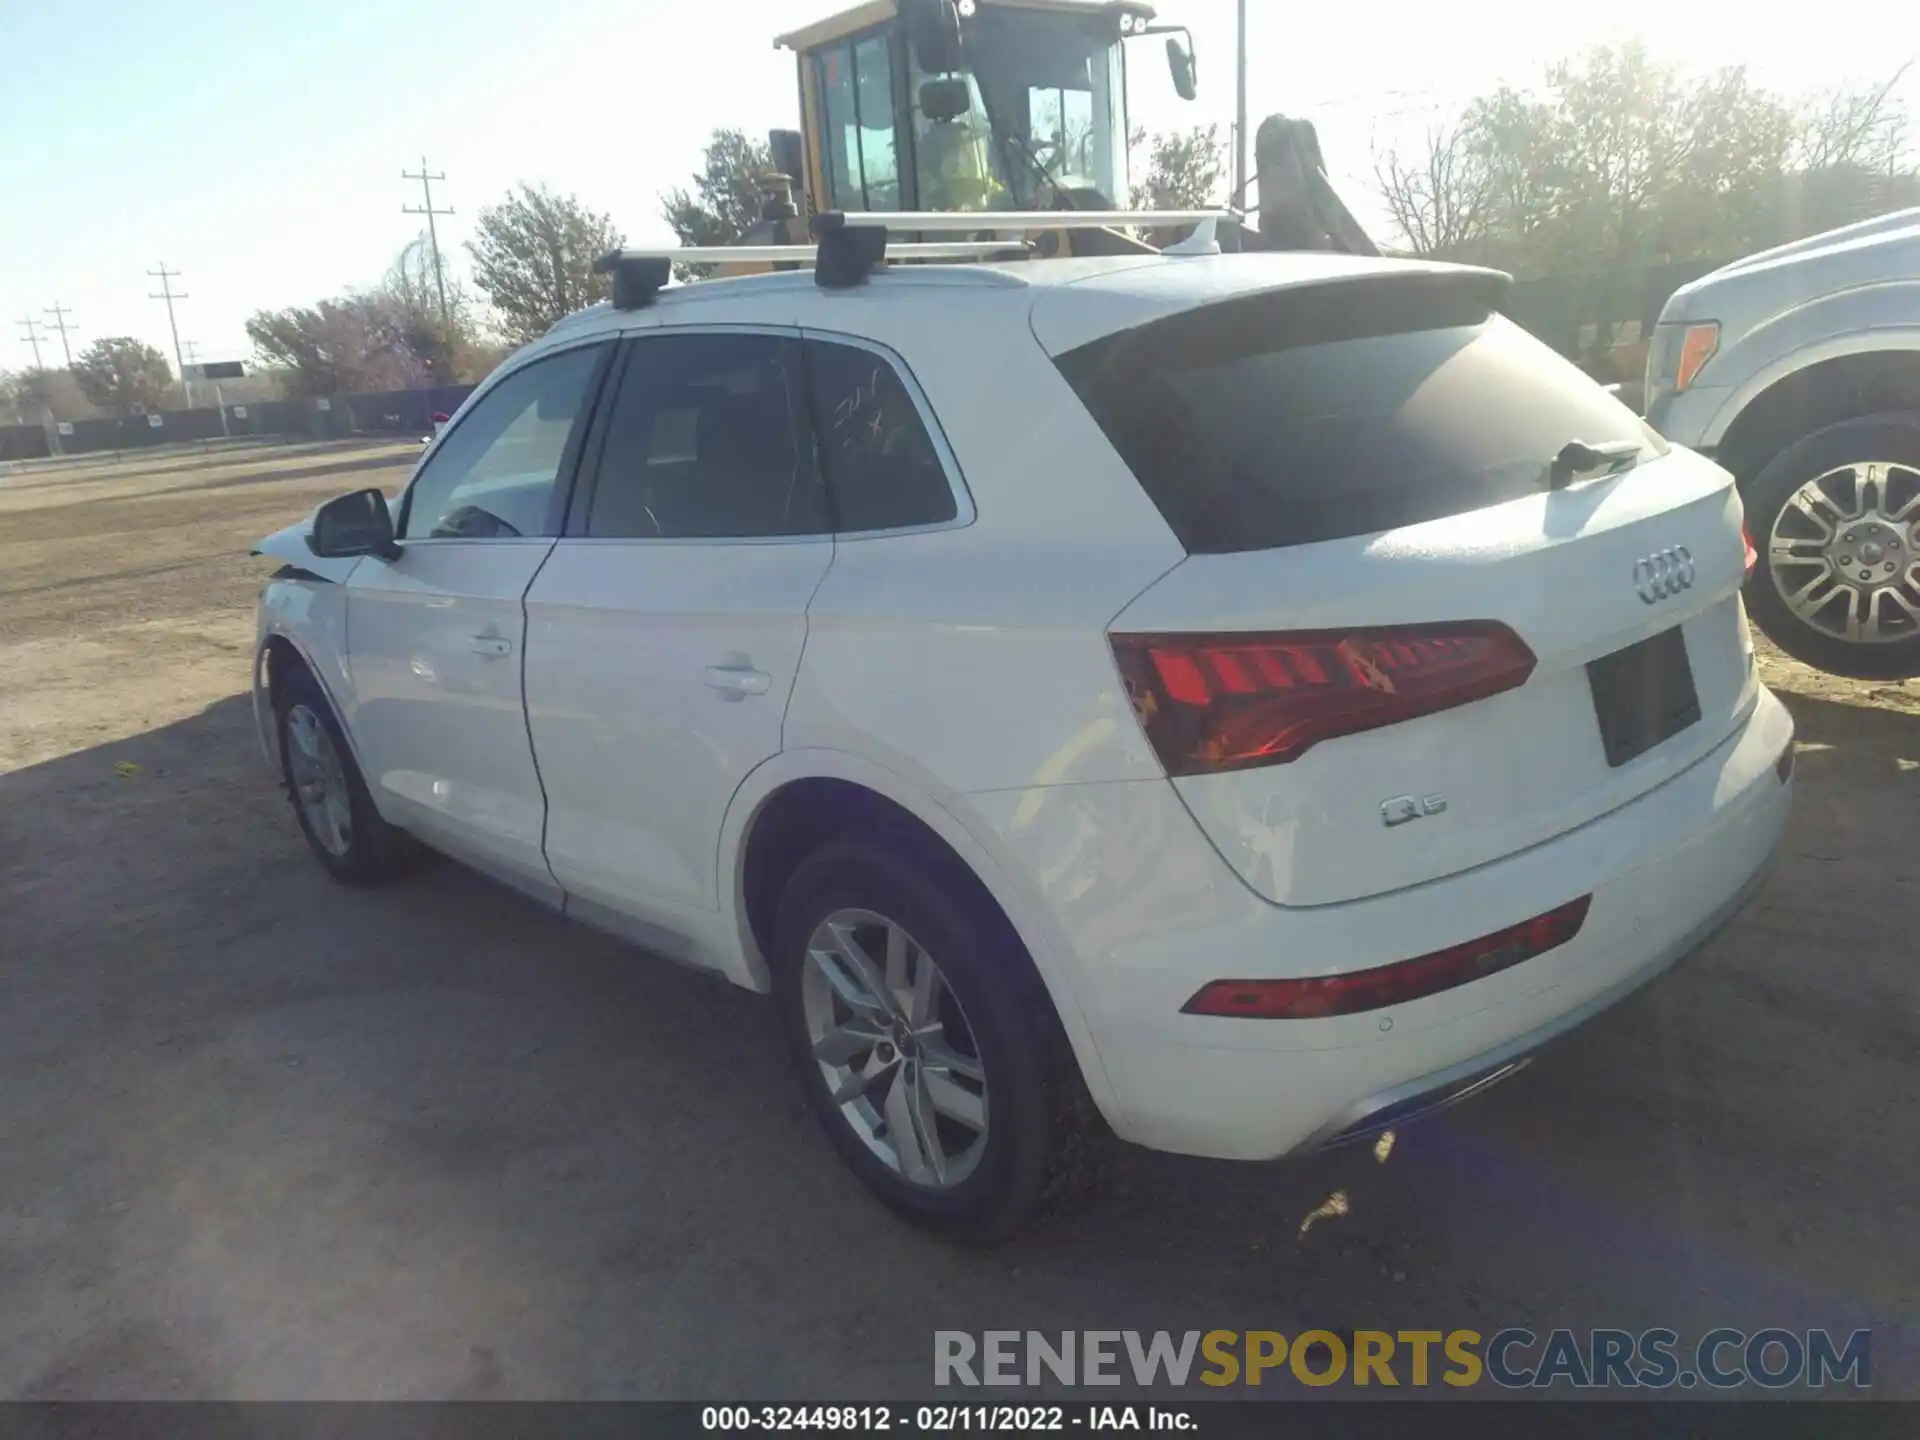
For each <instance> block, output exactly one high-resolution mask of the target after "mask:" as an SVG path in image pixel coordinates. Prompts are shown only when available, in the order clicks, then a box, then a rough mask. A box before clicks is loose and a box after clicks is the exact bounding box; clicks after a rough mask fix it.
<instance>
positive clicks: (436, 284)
mask: <svg viewBox="0 0 1920 1440" xmlns="http://www.w3.org/2000/svg"><path fill="white" fill-rule="evenodd" d="M400 178H401V179H402V180H418V181H419V182H420V195H421V197H422V198H423V199H424V200H425V201H426V204H424V205H402V206H401V207H400V213H401V214H402V215H424V216H426V217H427V246H428V248H429V249H431V250H432V251H433V288H434V290H435V291H437V292H438V294H439V296H440V322H441V323H442V324H443V325H445V324H451V323H452V317H451V316H450V315H448V314H447V282H446V280H445V279H444V278H443V277H442V276H441V274H440V231H439V229H438V227H436V226H435V225H434V223H433V217H434V216H436V215H451V214H453V210H452V208H451V207H449V208H447V209H445V210H436V209H434V208H433V182H434V181H436V180H445V179H446V178H447V173H446V171H444V170H443V171H441V172H440V173H439V174H438V175H431V174H428V173H427V157H426V156H424V155H422V156H421V157H420V169H419V170H418V171H417V172H416V171H413V170H402V171H401V172H400Z"/></svg>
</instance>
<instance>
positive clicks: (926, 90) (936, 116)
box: [920, 79, 973, 122]
mask: <svg viewBox="0 0 1920 1440" xmlns="http://www.w3.org/2000/svg"><path fill="white" fill-rule="evenodd" d="M972 108H973V92H972V91H971V90H969V89H968V88H967V82H966V81H964V80H958V79H955V80H923V81H921V82H920V113H921V114H922V115H924V116H926V117H927V119H929V120H933V121H936V122H938V121H947V120H958V119H959V118H960V117H961V116H962V115H964V114H966V113H967V112H968V111H969V110H971V109H972Z"/></svg>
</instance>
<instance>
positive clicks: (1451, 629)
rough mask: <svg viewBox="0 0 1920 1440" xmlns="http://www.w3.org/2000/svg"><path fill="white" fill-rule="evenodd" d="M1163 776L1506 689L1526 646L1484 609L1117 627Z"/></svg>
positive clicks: (1300, 747)
mask: <svg viewBox="0 0 1920 1440" xmlns="http://www.w3.org/2000/svg"><path fill="white" fill-rule="evenodd" d="M1112 640H1113V653H1114V658H1115V659H1116V660H1117V661H1118V662H1119V665H1120V675H1121V678H1122V679H1123V680H1125V682H1126V685H1127V692H1128V694H1129V695H1130V696H1131V697H1132V700H1133V708H1134V713H1135V714H1136V715H1138V716H1139V717H1140V723H1141V725H1142V726H1143V727H1144V728H1145V729H1146V732H1147V738H1148V739H1149V740H1150V741H1152V742H1153V748H1154V749H1155V750H1156V751H1157V752H1158V753H1159V756H1160V759H1161V762H1162V763H1163V764H1164V765H1165V766H1166V767H1167V773H1168V774H1169V775H1204V774H1210V773H1212V772H1215V771H1220V770H1241V769H1245V768H1247V767H1248V766H1252V765H1280V764H1284V763H1285V762H1287V761H1289V760H1293V759H1296V758H1298V757H1299V756H1300V755H1302V754H1303V753H1305V752H1306V750H1307V749H1308V748H1309V747H1311V746H1312V745H1314V744H1316V743H1318V742H1319V741H1321V740H1328V739H1331V738H1333V737H1334V736H1336V735H1351V734H1353V733H1354V732H1356V731H1360V730H1373V729H1376V728H1378V727H1379V726H1382V725H1393V724H1397V723H1398V722H1400V721H1402V720H1411V719H1413V718H1414V717H1415V716H1417V715H1431V714H1433V713H1434V712H1435V711H1436V710H1449V709H1452V708H1453V707H1454V706H1456V705H1465V704H1467V703H1468V702H1470V701H1474V700H1483V699H1485V698H1486V697H1487V696H1489V695H1497V694H1499V693H1500V692H1501V691H1502V690H1512V689H1514V688H1515V687H1516V686H1519V685H1522V684H1524V683H1525V682H1526V679H1527V676H1528V675H1530V674H1532V673H1533V665H1534V658H1533V652H1532V651H1531V650H1529V649H1528V648H1527V647H1526V644H1525V643H1524V642H1523V641H1522V640H1521V639H1520V637H1519V636H1518V635H1516V634H1514V633H1513V631H1511V630H1509V629H1508V628H1507V627H1506V626H1504V625H1501V624H1499V623H1497V622H1496V621H1491V620H1463V621H1457V622H1452V623H1448V624H1441V625H1407V626H1399V627H1396V628H1393V629H1381V630H1321V631H1307V632H1302V633H1294V634H1285V635H1259V634H1233V633H1228V634H1212V635H1115V636H1113V637H1112Z"/></svg>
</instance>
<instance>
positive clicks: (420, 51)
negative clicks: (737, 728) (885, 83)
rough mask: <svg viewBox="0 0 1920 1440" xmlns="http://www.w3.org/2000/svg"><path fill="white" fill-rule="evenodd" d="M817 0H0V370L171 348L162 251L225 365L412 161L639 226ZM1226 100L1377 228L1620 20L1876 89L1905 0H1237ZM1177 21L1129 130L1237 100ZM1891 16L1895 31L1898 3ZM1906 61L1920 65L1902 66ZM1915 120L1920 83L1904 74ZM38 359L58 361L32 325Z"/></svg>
mask: <svg viewBox="0 0 1920 1440" xmlns="http://www.w3.org/2000/svg"><path fill="white" fill-rule="evenodd" d="M837 8H840V7H839V5H838V4H836V3H835V0H537V3H535V0H512V3H509V0H406V3H404V4H394V3H392V0H327V3H325V4H297V5H296V4H290V3H277V4H260V5H251V4H249V5H235V4H231V3H228V4H214V3H211V0H166V3H159V0H61V3H58V4H55V3H52V0H0V55H3V56H5V57H6V72H5V78H4V79H3V80H0V321H4V329H0V368H4V369H19V368H22V367H24V366H26V365H28V364H30V363H31V362H32V354H31V352H30V350H29V349H28V347H27V345H26V344H25V342H24V339H23V331H22V329H21V327H20V325H19V324H18V321H19V320H20V318H21V317H23V316H25V315H29V314H30V315H32V316H33V317H34V318H35V319H36V320H42V321H44V320H46V319H47V318H48V317H47V316H46V315H44V314H43V313H42V312H43V311H44V310H45V308H46V307H48V306H50V305H52V304H53V303H54V302H55V301H59V302H62V303H64V304H65V305H66V306H68V307H69V308H70V309H71V310H72V311H73V312H74V316H73V320H74V323H75V324H76V325H77V327H78V329H77V332H76V334H75V336H74V341H75V344H76V347H78V346H84V345H85V344H87V343H88V342H90V341H91V340H94V339H97V338H99V337H101V336H103V335H119V334H132V335H137V336H140V337H141V338H143V339H146V340H148V341H150V342H152V343H154V344H156V345H158V346H160V347H161V348H162V349H163V350H165V351H166V352H167V353H168V355H169V357H171V355H172V350H173V347H172V343H171V339H170V337H169V335H168V332H167V320H166V313H165V308H164V307H163V306H162V305H161V303H160V302H159V301H157V300H152V301H150V300H148V299H147V295H148V292H149V290H150V289H154V288H157V284H156V282H151V281H149V280H148V278H147V276H146V274H145V273H144V272H146V271H147V270H150V269H152V268H154V267H156V266H157V265H158V264H160V262H162V261H165V262H166V264H167V265H168V266H169V267H170V268H173V269H177V270H180V271H181V272H183V278H182V279H181V280H180V281H179V282H177V283H178V286H179V288H180V289H182V290H184V291H185V292H186V294H187V296H188V297H189V298H188V299H186V300H185V301H183V302H182V303H181V304H180V306H179V319H180V335H181V338H182V339H183V340H191V341H194V342H196V343H197V345H198V347H199V353H200V355H201V356H202V358H216V359H217V358H243V357H245V356H246V354H247V343H246V337H245V331H244V329H243V326H244V323H245V320H246V317H247V316H248V315H249V314H250V313H252V312H253V311H254V310H257V309H262V308H272V307H278V306H283V305H293V304H307V303H311V302H312V301H314V300H316V299H318V298H320V297H322V296H326V295H333V294H338V293H339V292H340V291H342V290H343V289H347V288H350V287H355V286H364V285H369V284H372V283H373V282H374V281H376V280H377V279H378V278H379V276H380V274H381V272H382V271H383V270H384V269H385V267H386V265H387V263H388V262H389V261H390V260H391V258H392V257H393V255H394V253H395V252H396V251H397V250H398V249H399V248H400V247H401V246H402V245H403V244H405V243H406V242H407V241H408V240H409V239H410V238H412V236H413V235H414V234H415V233H417V231H418V229H419V224H420V222H419V221H418V220H417V219H415V218H413V217H409V216H405V215H402V214H401V213H400V207H401V206H402V205H403V204H407V203H416V204H417V203H418V202H419V198H420V196H419V187H418V185H417V184H412V183H409V182H406V181H403V180H402V179H401V178H400V172H401V171H402V169H418V168H419V164H420V159H421V156H422V155H423V154H424V155H426V156H427V157H428V159H429V160H430V162H431V165H432V168H433V169H435V170H444V171H445V172H446V173H447V177H448V178H447V182H446V184H445V186H444V187H441V188H439V189H437V191H436V196H435V198H436V201H437V202H438V203H441V204H451V205H452V206H453V207H454V208H455V210H456V212H457V213H456V214H455V215H454V216H453V217H452V218H451V219H450V220H447V221H443V222H442V229H441V240H442V244H443V247H444V248H445V249H446V251H447V253H448V254H449V255H451V256H453V257H454V258H455V259H456V262H458V261H461V260H463V258H464V257H463V256H462V254H461V251H460V249H459V242H460V241H461V240H462V239H463V238H464V237H465V235H466V233H467V227H468V225H469V223H470V221H471V219H472V217H473V214H474V211H475V210H476V209H477V208H478V207H479V206H481V205H483V204H487V203H490V202H492V201H494V200H497V199H498V198H499V197H500V196H501V195H502V194H503V193H504V192H505V191H506V190H507V189H508V188H509V187H510V186H511V185H512V184H514V183H515V182H516V181H518V180H521V179H527V180H537V181H542V182H545V183H546V184H548V185H551V186H553V187H554V188H556V189H558V190H561V191H571V192H573V193H576V194H578V195H579V196H580V198H581V199H582V200H584V201H586V202H587V203H589V204H591V205H592V206H594V207H595V208H597V209H602V210H606V211H609V212H611V213H612V215H613V217H614V219H615V220H616V222H618V223H619V224H620V225H621V226H622V227H623V228H624V229H625V230H626V232H627V234H628V237H629V238H630V239H632V240H636V241H641V240H649V239H651V240H661V239H665V238H667V237H666V234H665V231H664V228H663V227H662V226H661V225H660V222H659V220H658V217H657V210H658V204H657V199H656V197H657V195H658V193H659V191H660V190H661V189H663V188H665V187H667V186H669V185H673V184H676V183H684V181H685V179H686V177H687V175H688V173H689V172H690V171H691V170H692V168H693V166H694V165H695V163H697V161H698V158H699V152H700V147H701V143H702V142H703V140H704V139H705V137H706V135H707V134H708V132H709V131H710V130H711V129H712V128H713V127H715V126H716V125H737V126H740V127H742V128H744V129H746V130H748V131H750V132H755V133H764V132H765V131H766V130H768V129H770V128H773V127H775V126H781V125H787V126H791V125H794V124H796V123H797V122H796V116H795V108H796V99H795V94H796V86H795V80H794V69H793V57H792V56H791V55H790V54H788V53H787V52H784V51H776V50H774V49H773V46H772V40H773V36H774V35H775V33H777V32H779V31H781V30H785V29H789V28H792V27H793V26H795V25H798V24H801V23H804V22H805V21H808V20H812V19H815V18H818V17H819V16H821V15H822V14H826V13H830V12H831V11H833V10H835V9H837ZM1249 8H1250V14H1251V19H1250V22H1249V45H1248V49H1249V54H1250V63H1249V71H1250V83H1249V91H1250V97H1249V111H1250V114H1251V115H1252V116H1253V117H1254V119H1255V121H1256V122H1257V121H1258V119H1259V117H1261V116H1262V115H1265V114H1268V113H1270V112H1272V111H1276V110H1277V111H1284V112H1286V113H1289V114H1295V115H1305V116H1307V117H1308V118H1311V119H1313V120H1314V121H1315V122H1316V124H1317V125H1318V126H1319V127H1320V131H1321V143H1322V148H1323V149H1324V150H1325V151H1326V153H1327V159H1328V163H1329V166H1330V167H1331V168H1332V169H1333V171H1334V172H1335V179H1336V183H1339V184H1340V185H1341V186H1342V188H1343V191H1344V192H1345V193H1346V194H1347V196H1348V199H1349V203H1351V204H1353V205H1354V207H1355V208H1356V209H1357V210H1359V211H1361V212H1362V217H1363V219H1364V220H1367V221H1368V222H1369V223H1370V224H1372V225H1373V228H1376V229H1379V228H1382V227H1380V226H1378V225H1377V223H1374V222H1376V221H1377V215H1376V214H1375V212H1374V211H1373V209H1372V205H1371V201H1370V199H1369V197H1368V196H1367V194H1366V193H1365V191H1366V179H1367V177H1368V176H1369V175H1370V173H1371V166H1372V160H1371V151H1372V147H1373V146H1374V145H1375V144H1378V143H1382V142H1385V143H1392V141H1393V140H1395V139H1396V138H1404V137H1405V136H1407V135H1408V134H1409V133H1416V134H1417V132H1418V130H1419V129H1420V128H1421V127H1422V126H1424V125H1426V124H1429V123H1431V122H1433V121H1436V120H1438V119H1440V118H1442V117H1443V116H1444V114H1445V113H1446V111H1447V109H1448V107H1450V106H1452V105H1454V104H1457V103H1458V102H1459V101H1461V100H1464V99H1465V98H1467V97H1468V96H1471V95H1472V94H1474V93H1475V92H1477V91H1479V90H1481V89H1483V88H1485V87H1487V86H1488V85H1491V84H1494V83H1497V82H1499V81H1502V80H1507V81H1512V82H1516V83H1529V82H1531V81H1533V80H1534V79H1536V78H1537V76H1538V73H1539V70H1540V67H1541V66H1542V65H1543V64H1544V62H1545V61H1547V60H1548V59H1551V58H1554V57H1556V56H1559V55H1564V54H1567V53H1569V52H1572V51H1575V50H1578V49H1579V48H1581V47H1583V46H1585V45H1587V44H1591V43H1594V42H1596V41H1604V40H1618V39H1621V38H1624V37H1626V36H1627V35H1630V34H1633V33H1636V32H1637V33H1640V34H1643V35H1644V36H1645V37H1646V38H1647V39H1648V40H1649V42H1650V43H1652V44H1654V45H1655V46H1656V47H1657V48H1659V49H1660V50H1662V51H1663V52H1664V53H1666V54H1668V55H1670V56H1672V57H1674V58H1677V59H1680V60H1681V61H1683V62H1687V63H1693V64H1698V65H1700V66H1703V67H1706V66H1716V65H1722V64H1731V63H1742V62H1744V63H1747V64H1749V65H1750V66H1751V67H1752V68H1753V69H1754V70H1755V71H1756V72H1757V73H1758V74H1759V76H1760V78H1761V79H1763V80H1764V81H1766V82H1767V83H1770V84H1774V85H1778V86H1781V87H1783V88H1796V89H1797V88H1820V87H1825V86H1829V85H1833V84H1838V83H1843V82H1847V81H1866V80H1878V79H1882V78H1884V77H1885V76H1887V75H1889V74H1890V73H1891V72H1892V71H1893V70H1894V69H1895V68H1897V67H1898V65H1899V64H1900V63H1901V62H1902V61H1904V60H1906V59H1908V58H1910V56H1909V54H1908V53H1906V52H1907V51H1909V50H1920V23H1916V22H1915V21H1914V20H1913V19H1912V15H1911V9H1910V3H1909V4H1906V5H1903V4H1900V3H1897V0H1883V3H1867V0H1825V3H1822V4H1821V5H1820V6H1819V7H1818V12H1817V13H1818V16H1819V21H1818V24H1817V26H1815V25H1811V24H1810V23H1809V21H1808V19H1807V18H1806V17H1807V15H1808V13H1809V12H1807V11H1805V10H1797V9H1796V8H1794V7H1774V8H1769V7H1766V6H1759V7H1756V6H1754V5H1752V4H1751V3H1747V0H1738V3H1736V0H1689V3H1687V4H1685V5H1683V6H1676V5H1674V4H1673V3H1672V0H1611V3H1609V4H1608V5H1606V6H1604V7H1579V8H1575V7H1560V6H1553V5H1548V4H1546V3H1536V4H1527V5H1513V4H1499V3H1476V0H1455V3H1452V4H1442V5H1435V4H1432V3H1420V4H1415V3H1393V0H1343V3H1340V4H1337V5H1332V6H1315V7H1309V6H1304V5H1298V4H1295V3H1292V0H1250V7H1249ZM1159 9H1160V13H1161V16H1162V18H1163V19H1166V20H1179V21H1184V22H1186V23H1187V24H1189V25H1191V26H1192V28H1193V30H1194V32H1195V35H1196V39H1197V41H1198V48H1199V51H1200V73H1201V98H1200V100H1199V101H1198V102H1197V103H1195V104H1193V105H1183V104H1182V103H1181V102H1180V101H1178V100H1177V99H1176V98H1174V96H1173V95H1172V92H1171V87H1170V86H1169V85H1168V83H1167V81H1166V76H1165V71H1164V67H1162V66H1161V65H1159V64H1158V63H1156V62H1155V61H1154V60H1153V59H1152V58H1151V57H1148V56H1142V57H1140V58H1141V59H1142V60H1145V61H1147V62H1148V63H1144V64H1136V65H1135V66H1134V67H1133V86H1132V89H1133V94H1132V96H1131V97H1130V98H1131V104H1132V110H1133V118H1134V119H1135V121H1136V122H1137V123H1143V124H1145V125H1147V126H1148V127H1149V128H1154V129H1160V128H1168V127H1171V126H1175V125H1185V124H1190V123H1196V122H1198V123H1204V122H1207V121H1220V122H1223V133H1224V128H1225V127H1224V122H1227V121H1229V120H1231V118H1232V110H1233V38H1234V36H1233V0H1162V3H1161V4H1160V6H1159ZM1903 13H1904V15H1905V18H1904V20H1903V19H1901V18H1899V17H1901V16H1902V15H1903ZM1916 72H1920V66H1916ZM1903 89H1904V91H1905V93H1906V94H1907V95H1908V96H1909V97H1911V98H1910V104H1911V105H1912V106H1913V108H1914V109H1916V110H1920V73H1913V74H1910V75H1909V77H1908V80H1907V82H1906V83H1905V85H1904V86H1903ZM41 349H42V356H43V358H45V359H46V360H47V361H48V362H49V363H51V364H56V365H57V364H59V363H60V352H59V341H58V339H57V338H56V337H53V336H51V334H50V333H49V336H48V339H45V340H43V341H42V346H41Z"/></svg>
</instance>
